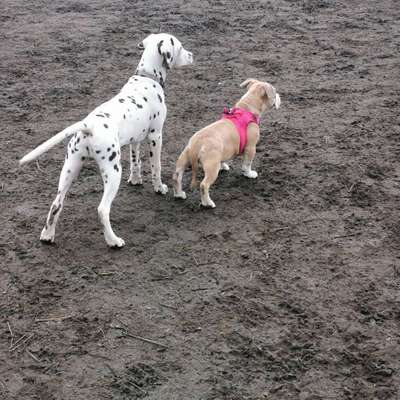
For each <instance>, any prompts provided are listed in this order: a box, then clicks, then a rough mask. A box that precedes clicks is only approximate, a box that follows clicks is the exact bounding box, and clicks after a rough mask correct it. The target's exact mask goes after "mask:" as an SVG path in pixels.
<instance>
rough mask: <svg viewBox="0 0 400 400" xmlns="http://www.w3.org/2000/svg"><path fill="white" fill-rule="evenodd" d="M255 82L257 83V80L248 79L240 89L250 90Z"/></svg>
mask: <svg viewBox="0 0 400 400" xmlns="http://www.w3.org/2000/svg"><path fill="white" fill-rule="evenodd" d="M255 82H257V81H256V80H255V79H252V78H248V79H246V80H245V81H244V82H242V83H241V84H240V87H241V88H242V87H244V88H246V89H248V88H249V86H251V85H252V84H253V83H255Z"/></svg>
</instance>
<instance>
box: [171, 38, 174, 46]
mask: <svg viewBox="0 0 400 400" xmlns="http://www.w3.org/2000/svg"><path fill="white" fill-rule="evenodd" d="M171 44H172V46H174V39H172V38H171Z"/></svg>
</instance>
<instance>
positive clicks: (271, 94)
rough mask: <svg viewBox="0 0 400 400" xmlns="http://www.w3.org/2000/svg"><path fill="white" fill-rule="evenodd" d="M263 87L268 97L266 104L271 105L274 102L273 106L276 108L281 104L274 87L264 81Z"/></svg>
mask: <svg viewBox="0 0 400 400" xmlns="http://www.w3.org/2000/svg"><path fill="white" fill-rule="evenodd" d="M264 87H265V93H266V94H267V98H268V105H269V106H270V107H272V106H273V105H274V104H275V108H276V109H278V108H279V107H280V105H281V97H280V96H279V94H278V93H277V92H276V89H275V88H274V87H273V86H272V85H271V84H269V83H267V82H265V84H264Z"/></svg>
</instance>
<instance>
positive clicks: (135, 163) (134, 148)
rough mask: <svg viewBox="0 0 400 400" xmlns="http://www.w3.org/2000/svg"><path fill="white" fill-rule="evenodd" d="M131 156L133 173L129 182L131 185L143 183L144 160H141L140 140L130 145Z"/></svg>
mask: <svg viewBox="0 0 400 400" xmlns="http://www.w3.org/2000/svg"><path fill="white" fill-rule="evenodd" d="M129 150H130V158H131V174H130V176H129V179H128V182H129V183H130V184H131V185H141V184H142V183H143V181H142V174H141V168H142V161H141V160H140V142H138V143H134V144H131V145H130V146H129Z"/></svg>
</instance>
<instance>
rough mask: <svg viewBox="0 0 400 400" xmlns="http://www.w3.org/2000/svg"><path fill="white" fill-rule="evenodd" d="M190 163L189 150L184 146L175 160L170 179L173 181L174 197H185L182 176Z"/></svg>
mask: <svg viewBox="0 0 400 400" xmlns="http://www.w3.org/2000/svg"><path fill="white" fill-rule="evenodd" d="M189 164H190V159H189V150H188V149H187V148H186V149H185V150H183V152H182V153H181V155H180V156H179V158H178V161H177V162H176V169H175V172H174V175H173V176H172V180H173V182H174V197H176V198H180V199H186V193H185V192H184V191H183V190H182V177H183V173H184V172H185V169H186V167H187V166H188V165H189Z"/></svg>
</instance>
